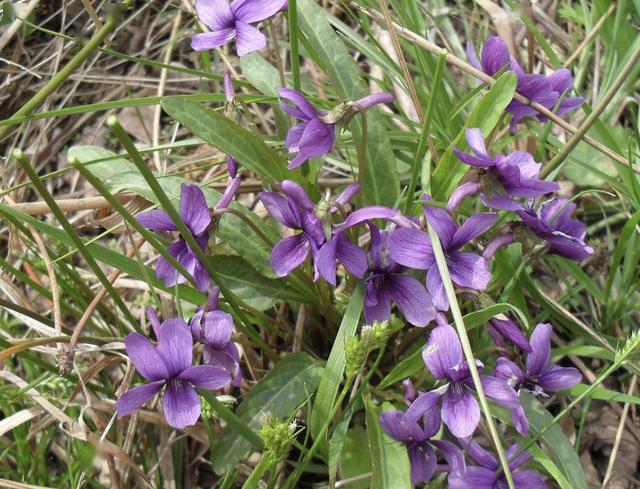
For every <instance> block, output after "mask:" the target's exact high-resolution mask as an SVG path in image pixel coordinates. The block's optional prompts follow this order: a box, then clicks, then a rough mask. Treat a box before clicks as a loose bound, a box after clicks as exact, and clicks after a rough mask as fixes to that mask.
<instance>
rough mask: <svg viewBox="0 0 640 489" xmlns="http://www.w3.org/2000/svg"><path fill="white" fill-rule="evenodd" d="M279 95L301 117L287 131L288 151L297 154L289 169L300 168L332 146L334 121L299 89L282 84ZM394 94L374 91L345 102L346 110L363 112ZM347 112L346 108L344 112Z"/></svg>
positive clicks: (281, 104) (284, 107)
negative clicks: (299, 121) (312, 103)
mask: <svg viewBox="0 0 640 489" xmlns="http://www.w3.org/2000/svg"><path fill="white" fill-rule="evenodd" d="M278 93H279V95H280V97H281V98H283V99H287V100H289V101H290V102H291V103H292V104H293V107H292V106H291V105H289V104H286V103H284V102H280V107H282V110H284V111H285V112H286V113H288V114H289V115H291V116H293V117H295V118H297V119H300V120H302V122H301V123H299V124H297V125H295V126H293V127H291V128H290V129H289V132H288V133H287V139H286V141H285V144H286V146H287V148H288V150H289V153H298V155H297V156H296V157H295V158H294V159H293V160H291V161H290V162H289V169H290V170H293V169H294V168H298V167H299V166H300V165H302V164H303V163H304V162H305V161H307V160H308V159H309V158H313V157H320V156H324V155H325V154H327V153H328V152H329V151H331V148H333V143H334V142H335V137H336V125H335V122H327V121H325V120H324V118H325V116H327V115H328V113H327V112H325V111H322V110H318V109H316V108H315V107H314V106H313V105H311V103H310V102H309V101H308V100H307V99H306V98H305V97H304V95H302V94H301V93H300V92H298V91H296V90H293V89H291V88H281V89H280V91H279V92H278ZM393 100H394V96H393V95H392V94H390V93H375V94H372V95H368V96H366V97H363V98H361V99H360V100H357V101H356V102H353V103H348V105H346V106H345V111H346V110H347V109H350V110H351V112H361V111H364V110H367V109H369V108H370V107H373V106H374V105H376V104H385V103H391V102H393ZM345 113H346V112H345Z"/></svg>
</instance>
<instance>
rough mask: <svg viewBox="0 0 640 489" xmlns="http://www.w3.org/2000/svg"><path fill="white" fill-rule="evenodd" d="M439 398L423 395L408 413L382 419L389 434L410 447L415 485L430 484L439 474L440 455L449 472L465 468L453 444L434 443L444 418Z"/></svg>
mask: <svg viewBox="0 0 640 489" xmlns="http://www.w3.org/2000/svg"><path fill="white" fill-rule="evenodd" d="M438 399H439V396H438V395H437V394H434V393H431V392H427V393H425V394H421V395H420V397H419V398H418V399H416V400H415V401H414V402H412V404H411V405H410V406H409V409H408V410H407V411H406V412H404V413H403V412H400V411H397V410H395V409H391V410H389V411H385V412H384V413H382V414H381V415H380V424H381V425H382V428H383V429H384V431H386V432H387V434H388V435H389V436H390V437H391V438H393V439H395V440H397V441H400V442H402V443H404V444H405V445H406V447H407V453H408V455H409V462H410V463H411V483H412V484H414V485H415V484H418V483H420V482H428V481H430V480H431V478H432V477H433V474H434V473H435V472H436V465H437V460H436V454H435V452H434V450H433V449H434V448H436V449H438V450H440V451H441V452H442V454H443V455H444V457H445V459H446V460H447V463H448V464H449V466H448V467H446V469H445V470H451V471H459V470H461V469H463V468H464V458H463V456H462V452H461V451H460V449H459V448H458V447H456V446H455V445H454V444H453V443H451V442H449V441H445V440H431V438H432V437H433V436H435V435H436V434H437V433H438V431H440V424H441V421H440V414H439V413H438V410H437V408H436V405H437V402H438Z"/></svg>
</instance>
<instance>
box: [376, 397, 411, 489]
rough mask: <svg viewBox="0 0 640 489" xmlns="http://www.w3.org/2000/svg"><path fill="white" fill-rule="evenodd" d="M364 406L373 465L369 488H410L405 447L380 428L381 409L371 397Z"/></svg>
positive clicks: (407, 457)
mask: <svg viewBox="0 0 640 489" xmlns="http://www.w3.org/2000/svg"><path fill="white" fill-rule="evenodd" d="M389 406H390V405H389ZM366 407H367V437H368V438H369V451H370V452H371V462H372V465H373V475H372V477H371V489H405V488H406V489H411V487H413V486H412V485H411V466H410V465H409V456H408V455H407V448H406V447H405V445H404V443H401V442H399V441H396V440H394V439H393V438H391V437H390V436H389V435H387V434H386V433H385V431H384V430H383V429H382V426H381V425H380V419H379V418H380V412H381V411H380V409H379V408H378V407H377V406H376V405H375V403H374V402H373V401H372V400H371V399H369V400H367V406H366ZM385 407H387V406H385Z"/></svg>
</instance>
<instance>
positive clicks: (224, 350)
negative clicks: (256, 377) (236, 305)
mask: <svg viewBox="0 0 640 489" xmlns="http://www.w3.org/2000/svg"><path fill="white" fill-rule="evenodd" d="M219 296H220V288H219V287H217V286H214V287H212V288H211V290H210V291H209V298H208V300H207V304H206V307H205V308H198V309H197V310H196V312H195V314H194V315H193V317H192V318H191V319H190V320H189V327H190V328H191V335H192V336H193V339H194V341H197V342H200V343H204V352H203V358H204V362H205V363H207V364H209V365H215V366H217V367H220V368H222V369H224V370H225V371H226V372H228V373H229V375H231V377H232V379H233V385H235V386H238V385H240V384H241V383H242V370H241V369H240V353H239V352H238V347H237V346H236V345H235V343H234V342H233V341H231V334H232V333H233V316H231V314H229V313H227V312H224V311H221V310H219V309H218V298H219Z"/></svg>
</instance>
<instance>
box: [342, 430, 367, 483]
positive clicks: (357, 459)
mask: <svg viewBox="0 0 640 489" xmlns="http://www.w3.org/2000/svg"><path fill="white" fill-rule="evenodd" d="M368 443H369V441H368V439H367V432H366V430H365V429H364V428H359V427H358V428H354V429H350V430H349V431H347V435H346V436H345V438H344V448H343V449H342V453H341V455H340V477H342V478H343V479H348V478H350V477H356V476H359V475H363V474H367V473H370V472H371V471H372V470H373V466H372V465H371V455H370V454H369V451H368V450H367V449H366V446H367V445H368ZM370 484H371V479H364V480H362V481H358V482H353V483H351V484H349V485H348V486H347V488H348V489H369V488H370V487H371V486H370Z"/></svg>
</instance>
